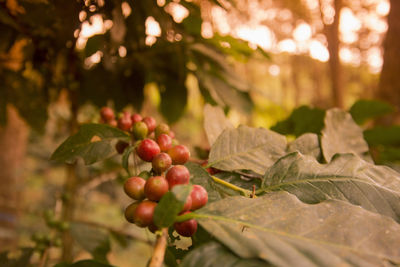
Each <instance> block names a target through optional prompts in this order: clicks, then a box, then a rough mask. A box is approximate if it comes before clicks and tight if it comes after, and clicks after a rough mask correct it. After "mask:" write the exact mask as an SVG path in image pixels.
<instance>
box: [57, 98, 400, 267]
mask: <svg viewBox="0 0 400 267" xmlns="http://www.w3.org/2000/svg"><path fill="white" fill-rule="evenodd" d="M101 114H102V122H103V123H102V124H84V125H82V126H81V127H80V130H79V131H78V132H77V133H76V134H75V135H73V136H71V137H69V138H68V139H67V140H66V141H65V142H64V143H63V144H61V146H60V147H59V148H58V149H57V150H56V151H55V152H54V154H53V156H52V159H53V160H58V161H64V162H67V163H71V162H73V161H75V160H76V158H77V157H81V158H83V160H84V162H85V163H86V164H92V163H95V162H98V161H101V160H104V159H106V158H107V157H110V156H111V155H113V154H115V153H117V151H118V152H119V153H122V166H123V167H124V168H125V169H126V171H127V173H128V175H129V177H130V178H128V179H126V181H125V183H124V187H123V189H122V188H121V191H122V190H124V191H125V193H126V194H127V195H128V196H130V197H131V198H132V199H133V200H134V202H133V203H132V204H130V205H129V206H128V207H127V208H126V210H125V217H126V219H127V220H128V221H129V222H131V223H134V224H135V225H137V226H139V227H148V229H149V230H150V231H151V232H152V233H154V234H155V235H156V236H157V238H156V241H155V244H154V252H153V256H152V258H151V259H150V261H149V266H162V265H163V264H164V265H165V266H190V267H192V266H398V265H399V264H400V250H399V247H400V225H399V223H400V174H399V173H397V172H396V171H395V170H393V169H391V168H389V167H387V166H378V165H375V164H374V163H373V161H372V158H371V156H370V155H369V148H368V145H367V143H366V141H365V140H364V138H363V133H362V129H361V128H360V127H359V126H358V125H357V124H356V123H355V122H354V120H353V119H352V117H351V115H350V114H349V113H347V112H345V111H342V110H339V109H331V110H328V111H326V114H324V122H323V127H322V130H321V133H320V134H316V133H304V134H302V135H300V136H298V137H297V138H296V139H295V140H293V141H290V142H288V141H287V138H286V137H285V136H283V135H281V134H278V133H276V132H273V131H270V130H268V129H263V128H252V127H248V126H244V125H241V126H239V127H237V128H235V127H233V126H232V125H231V123H230V122H229V121H228V120H227V119H226V118H225V116H224V113H223V111H222V109H220V108H217V107H212V106H209V105H207V106H206V107H205V110H204V128H205V131H206V135H207V138H208V141H209V143H210V145H211V149H210V152H209V158H208V160H207V161H206V162H199V161H196V160H192V158H190V154H189V150H188V149H187V148H186V147H185V146H182V145H177V144H176V140H174V135H173V134H171V132H170V129H169V127H168V125H165V124H157V123H156V122H155V121H154V119H152V118H150V117H147V119H146V118H141V116H140V115H138V114H135V115H130V114H126V113H125V114H122V115H121V116H120V118H118V123H117V127H116V126H115V125H116V124H115V123H114V122H113V121H114V120H115V118H114V115H113V113H111V112H109V110H107V109H102V113H101ZM121 118H123V119H121ZM304 119H305V120H306V119H307V118H304ZM121 120H123V121H124V122H123V123H122V122H121V123H120V121H121ZM139 124H140V125H139ZM135 125H136V127H135ZM128 126H129V127H128ZM121 142H124V144H125V145H124V146H122V145H121ZM118 144H120V145H118ZM116 145H117V146H116ZM132 158H133V162H131V161H130V159H132ZM140 161H145V162H151V165H148V166H149V169H148V170H147V171H144V172H143V171H142V172H141V173H138V172H139V171H138V170H137V166H136V165H137V164H138V162H140ZM132 227H136V226H132ZM174 230H175V231H176V232H177V233H179V234H180V235H181V236H189V237H191V238H192V245H191V246H190V248H189V249H188V250H182V249H179V248H176V247H174V245H173V240H174V239H176V236H174V235H172V232H173V231H174ZM133 260H134V259H133ZM75 264H77V263H75ZM85 264H88V265H85V266H107V265H104V264H103V263H101V264H100V263H96V262H95V261H85ZM96 264H98V265H96ZM62 266H81V265H74V264H72V265H62ZM82 266H83V265H82ZM132 266H133V265H132Z"/></svg>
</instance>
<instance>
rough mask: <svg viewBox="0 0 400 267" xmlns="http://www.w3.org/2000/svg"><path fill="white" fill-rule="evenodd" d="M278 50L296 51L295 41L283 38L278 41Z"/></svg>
mask: <svg viewBox="0 0 400 267" xmlns="http://www.w3.org/2000/svg"><path fill="white" fill-rule="evenodd" d="M278 50H279V52H288V53H294V52H296V43H295V42H294V41H293V40H292V39H285V40H282V41H280V42H279V43H278Z"/></svg>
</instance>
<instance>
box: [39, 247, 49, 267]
mask: <svg viewBox="0 0 400 267" xmlns="http://www.w3.org/2000/svg"><path fill="white" fill-rule="evenodd" d="M49 250H50V248H46V249H45V250H44V251H43V254H42V255H41V257H40V262H39V265H38V267H45V266H46V262H47V258H48V256H49Z"/></svg>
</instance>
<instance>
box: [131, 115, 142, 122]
mask: <svg viewBox="0 0 400 267" xmlns="http://www.w3.org/2000/svg"><path fill="white" fill-rule="evenodd" d="M131 120H132V123H136V122H139V121H142V116H141V115H140V114H138V113H135V114H133V115H132V116H131Z"/></svg>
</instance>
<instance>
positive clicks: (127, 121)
mask: <svg viewBox="0 0 400 267" xmlns="http://www.w3.org/2000/svg"><path fill="white" fill-rule="evenodd" d="M131 127H132V120H131V117H130V116H129V114H127V115H126V113H125V114H123V115H122V116H121V117H120V118H119V119H118V128H120V129H121V130H123V131H129V130H130V129H131Z"/></svg>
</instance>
